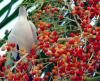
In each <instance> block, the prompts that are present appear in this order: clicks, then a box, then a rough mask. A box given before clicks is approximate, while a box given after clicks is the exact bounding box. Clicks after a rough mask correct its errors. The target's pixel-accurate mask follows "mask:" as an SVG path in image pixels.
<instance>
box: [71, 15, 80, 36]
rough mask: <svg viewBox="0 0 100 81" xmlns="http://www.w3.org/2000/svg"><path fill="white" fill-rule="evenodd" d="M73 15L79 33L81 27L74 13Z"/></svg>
mask: <svg viewBox="0 0 100 81" xmlns="http://www.w3.org/2000/svg"><path fill="white" fill-rule="evenodd" d="M73 17H74V19H75V22H76V24H77V26H78V27H79V29H80V32H81V34H82V28H81V26H80V24H79V23H78V21H77V19H76V17H75V15H73Z"/></svg>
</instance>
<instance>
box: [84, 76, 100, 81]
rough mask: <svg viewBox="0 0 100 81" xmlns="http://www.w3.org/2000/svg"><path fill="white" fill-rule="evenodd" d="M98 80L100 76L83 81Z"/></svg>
mask: <svg viewBox="0 0 100 81" xmlns="http://www.w3.org/2000/svg"><path fill="white" fill-rule="evenodd" d="M99 80H100V76H97V77H94V78H89V77H86V80H85V81H99Z"/></svg>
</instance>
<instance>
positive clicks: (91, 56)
mask: <svg viewBox="0 0 100 81" xmlns="http://www.w3.org/2000/svg"><path fill="white" fill-rule="evenodd" d="M93 55H94V53H92V55H91V57H90V59H89V60H88V64H89V62H90V61H91V59H92V57H93Z"/></svg>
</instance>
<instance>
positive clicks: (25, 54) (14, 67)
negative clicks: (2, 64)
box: [10, 53, 29, 71]
mask: <svg viewBox="0 0 100 81" xmlns="http://www.w3.org/2000/svg"><path fill="white" fill-rule="evenodd" d="M28 55H29V54H28V53H26V54H25V55H24V56H23V57H22V58H21V59H20V60H18V61H17V62H16V63H15V65H14V66H13V67H11V68H10V70H11V71H12V70H13V69H14V68H16V66H17V65H18V63H19V62H21V61H22V60H23V59H24V58H25V57H27V56H28Z"/></svg>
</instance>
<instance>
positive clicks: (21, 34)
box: [8, 7, 37, 52]
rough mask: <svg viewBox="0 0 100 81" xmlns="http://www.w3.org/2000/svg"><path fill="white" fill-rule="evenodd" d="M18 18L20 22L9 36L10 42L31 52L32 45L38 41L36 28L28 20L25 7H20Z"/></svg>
mask: <svg viewBox="0 0 100 81" xmlns="http://www.w3.org/2000/svg"><path fill="white" fill-rule="evenodd" d="M18 17H19V18H18V21H17V22H16V24H15V26H14V27H13V29H12V31H11V33H10V35H9V36H8V42H12V43H15V44H18V45H19V48H25V49H26V50H27V51H28V52H29V50H30V49H31V47H32V44H35V42H36V41H37V34H36V27H35V25H34V24H33V23H32V22H31V21H28V20H27V12H26V9H25V7H20V9H19V15H18Z"/></svg>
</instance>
